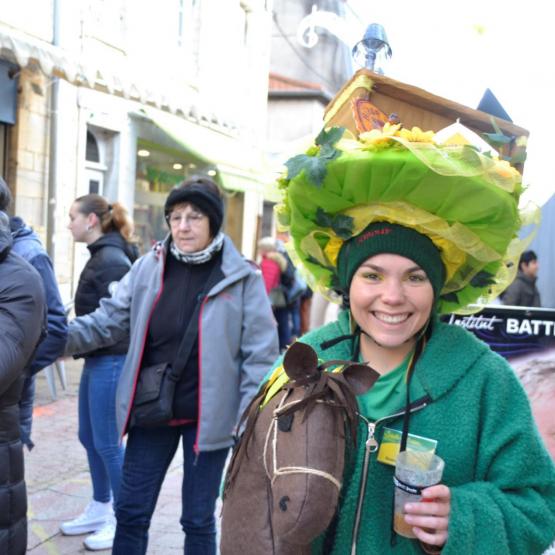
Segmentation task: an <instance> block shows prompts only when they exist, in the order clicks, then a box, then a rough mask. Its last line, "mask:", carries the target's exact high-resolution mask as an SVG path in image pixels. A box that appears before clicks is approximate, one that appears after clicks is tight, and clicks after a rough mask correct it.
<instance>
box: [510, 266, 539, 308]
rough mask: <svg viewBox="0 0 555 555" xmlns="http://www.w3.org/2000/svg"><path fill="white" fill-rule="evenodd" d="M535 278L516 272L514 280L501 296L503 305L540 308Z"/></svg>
mask: <svg viewBox="0 0 555 555" xmlns="http://www.w3.org/2000/svg"><path fill="white" fill-rule="evenodd" d="M536 279H537V278H535V277H530V276H527V275H526V274H524V273H523V272H520V271H519V272H518V274H517V276H516V278H515V280H514V281H513V283H511V285H509V287H508V289H507V290H506V291H505V292H504V293H503V294H502V295H501V300H502V301H503V304H506V305H511V306H536V307H539V306H541V300H540V292H539V291H538V288H537V287H536Z"/></svg>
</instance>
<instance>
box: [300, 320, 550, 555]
mask: <svg viewBox="0 0 555 555" xmlns="http://www.w3.org/2000/svg"><path fill="white" fill-rule="evenodd" d="M349 333H350V330H349V323H348V314H347V313H346V312H345V313H342V314H341V315H340V317H339V320H338V321H336V322H333V323H331V324H328V325H326V326H324V327H322V328H319V329H318V330H315V331H313V332H311V333H309V334H307V335H305V336H303V337H302V339H301V341H302V342H304V343H307V344H309V345H311V346H312V347H313V348H314V349H315V350H316V352H317V353H318V355H319V357H320V358H321V359H322V360H329V359H351V358H352V341H351V340H350V339H346V340H343V341H341V342H339V343H337V344H335V345H333V346H332V347H330V348H328V349H325V350H323V349H322V348H321V344H322V342H324V341H326V340H330V339H333V338H336V337H339V336H342V335H346V334H349ZM413 380H418V381H419V385H420V386H421V388H422V389H423V390H424V391H425V392H426V395H425V396H424V397H423V398H420V399H414V400H412V399H411V401H413V402H411V405H412V406H417V407H420V408H419V409H418V410H416V411H415V412H413V413H412V416H411V419H410V433H412V434H417V435H420V436H425V437H427V438H432V439H435V440H437V442H438V443H437V449H436V453H437V454H438V455H439V456H440V457H442V458H443V459H444V460H445V471H444V474H443V480H442V483H444V484H446V485H447V486H449V488H450V489H451V495H452V499H451V503H452V504H451V516H450V521H449V538H448V541H447V543H446V544H445V546H444V547H443V550H442V554H443V555H477V554H487V555H496V554H499V555H501V554H503V555H508V554H511V553H512V554H515V555H523V554H526V555H532V554H540V553H542V552H543V550H544V549H545V548H546V547H547V546H548V545H549V544H550V542H551V540H552V539H553V537H554V535H555V467H554V465H553V463H552V461H551V459H550V457H549V455H548V453H547V451H546V450H545V448H544V447H543V443H542V441H541V439H540V437H539V434H538V432H537V429H536V427H535V424H534V421H533V419H532V416H531V412H530V408H529V403H528V400H527V397H526V394H525V393H524V390H523V389H522V387H521V385H520V383H519V381H518V379H517V378H516V376H515V374H514V372H513V371H512V369H511V367H510V366H509V365H508V364H507V362H506V361H505V360H504V359H503V358H501V357H500V356H498V355H497V354H495V353H493V352H492V351H491V350H490V348H489V347H488V346H487V345H486V344H485V343H483V342H481V341H480V340H478V339H477V338H476V337H474V336H473V335H472V334H470V333H469V332H467V331H466V330H464V329H462V328H460V327H457V326H450V325H447V324H444V323H441V322H439V321H436V322H435V323H434V331H433V333H432V336H431V338H430V340H429V342H428V344H427V345H426V347H425V349H424V352H423V353H422V355H421V357H420V359H419V361H418V363H417V365H416V367H415V370H414V375H413ZM402 410H403V407H399V412H401V411H402ZM384 426H387V427H391V428H396V429H398V430H401V428H402V419H401V418H400V417H394V418H391V419H381V420H380V421H378V423H377V425H376V431H375V437H376V439H377V440H378V442H380V441H381V437H382V435H383V428H384ZM359 432H360V433H359V434H358V447H357V453H356V462H355V466H354V471H349V472H346V475H345V481H344V485H343V491H342V498H341V501H340V510H339V518H338V521H337V528H336V534H335V542H334V543H333V549H332V551H331V553H333V554H337V555H348V554H351V553H353V551H352V542H353V526H354V520H355V518H354V515H355V513H356V506H357V502H358V495H359V489H360V483H361V475H362V466H363V458H364V451H365V442H366V439H367V437H368V429H367V426H366V425H362V424H361V426H360V430H359ZM393 471H394V468H393V467H392V466H389V465H385V464H382V463H380V462H377V460H376V453H373V454H371V455H370V462H369V465H368V475H367V476H368V478H367V485H366V489H365V492H364V501H363V505H362V511H361V517H360V526H359V532H358V535H357V539H356V547H357V549H356V553H357V554H358V555H378V554H386V553H387V554H389V553H399V554H410V553H423V550H422V549H421V547H420V545H419V543H418V541H417V540H410V539H406V538H403V537H401V536H397V535H393V534H392V532H391V530H392V526H391V524H392V514H393V510H392V507H393V483H392V479H393ZM322 541H323V538H319V539H318V540H317V541H316V542H315V543H314V545H313V549H312V551H313V553H324V552H325V553H329V552H330V551H329V548H327V549H326V550H324V549H323V547H322Z"/></svg>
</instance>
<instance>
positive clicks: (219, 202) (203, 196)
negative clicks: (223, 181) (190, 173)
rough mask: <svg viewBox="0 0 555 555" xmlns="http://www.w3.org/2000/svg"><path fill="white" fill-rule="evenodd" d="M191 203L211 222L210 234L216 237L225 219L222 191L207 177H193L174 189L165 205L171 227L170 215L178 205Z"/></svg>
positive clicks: (165, 214) (167, 220) (166, 216)
mask: <svg viewBox="0 0 555 555" xmlns="http://www.w3.org/2000/svg"><path fill="white" fill-rule="evenodd" d="M183 202H190V203H191V204H194V205H195V206H196V207H197V208H198V209H199V210H200V211H201V212H202V213H203V214H206V216H208V219H209V220H210V234H211V235H212V237H215V236H216V235H217V234H218V232H219V231H220V228H221V227H222V222H223V219H224V203H223V199H222V196H221V194H220V189H219V188H218V186H217V185H216V183H214V182H213V181H212V180H211V179H208V178H207V177H197V176H195V177H191V178H189V179H186V180H185V181H183V182H182V183H180V184H179V185H177V187H174V188H173V189H172V190H171V191H170V194H169V195H168V198H167V199H166V203H165V205H164V216H165V218H166V222H167V223H168V225H169V215H170V212H171V211H172V209H173V207H174V206H175V205H176V204H181V203H183Z"/></svg>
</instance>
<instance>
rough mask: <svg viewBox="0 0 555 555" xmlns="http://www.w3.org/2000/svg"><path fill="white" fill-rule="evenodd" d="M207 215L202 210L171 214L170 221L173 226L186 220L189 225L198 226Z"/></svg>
mask: <svg viewBox="0 0 555 555" xmlns="http://www.w3.org/2000/svg"><path fill="white" fill-rule="evenodd" d="M205 217H206V216H205V215H204V214H201V213H200V212H191V213H189V214H170V216H169V217H168V221H169V222H170V225H171V226H174V227H177V226H179V225H180V224H181V222H183V221H185V223H186V224H187V225H190V226H196V225H199V224H200V222H201V221H202V220H204V218H205Z"/></svg>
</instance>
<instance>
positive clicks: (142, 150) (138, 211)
mask: <svg viewBox="0 0 555 555" xmlns="http://www.w3.org/2000/svg"><path fill="white" fill-rule="evenodd" d="M211 169H212V168H211V166H209V165H207V164H206V163H204V162H202V161H199V160H197V159H196V158H192V157H191V156H190V155H189V154H188V153H187V152H183V151H178V150H173V149H170V148H165V147H163V146H161V145H158V144H154V143H150V142H148V141H144V140H140V141H139V143H138V145H137V170H136V176H135V205H134V211H133V220H134V223H135V234H136V235H137V237H138V238H139V243H140V244H139V248H140V250H141V252H147V251H148V250H149V249H150V248H151V246H152V245H153V244H154V243H156V241H160V240H162V239H164V237H165V236H166V235H167V233H168V226H167V225H166V221H165V219H164V203H165V201H166V197H167V196H168V193H169V192H170V191H171V190H172V188H173V187H175V186H176V185H177V184H179V183H181V182H182V181H183V180H184V179H187V178H188V177H191V176H192V175H198V174H200V175H208V172H209V171H211Z"/></svg>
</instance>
